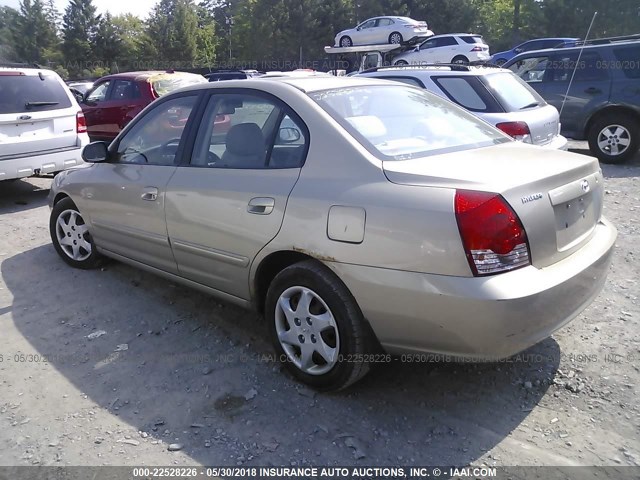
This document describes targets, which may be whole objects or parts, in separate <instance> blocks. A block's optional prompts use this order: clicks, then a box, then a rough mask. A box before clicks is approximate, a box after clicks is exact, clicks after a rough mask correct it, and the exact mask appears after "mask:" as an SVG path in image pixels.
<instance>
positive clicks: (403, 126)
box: [309, 84, 511, 160]
mask: <svg viewBox="0 0 640 480" xmlns="http://www.w3.org/2000/svg"><path fill="white" fill-rule="evenodd" d="M309 95H310V97H311V98H312V99H313V100H315V101H316V102H317V103H318V104H319V105H320V106H321V107H322V108H323V109H324V110H325V111H326V112H328V113H329V114H330V115H331V116H332V117H333V118H334V119H335V120H336V122H338V123H339V124H340V125H341V126H342V127H343V128H344V129H345V130H346V131H347V132H349V133H350V134H351V135H352V136H353V137H354V138H355V139H356V140H357V141H358V142H360V143H361V144H362V145H363V146H364V147H365V148H366V149H367V150H369V152H371V153H372V154H373V155H375V156H376V157H377V158H379V159H380V160H410V159H414V158H420V157H426V156H430V155H436V154H440V153H449V152H457V151H462V150H469V149H473V148H479V147H487V146H490V145H497V144H499V143H504V142H509V141H511V140H510V139H509V138H508V137H506V136H505V135H503V134H501V133H500V132H499V131H498V130H496V129H495V128H493V127H491V126H490V125H489V124H488V123H485V122H483V121H482V120H480V119H478V118H477V117H475V116H473V115H472V114H470V113H468V112H466V111H464V110H463V109H461V108H460V107H458V106H456V105H454V104H452V103H451V102H448V101H447V100H444V99H442V98H440V97H438V96H436V95H434V94H432V93H429V92H427V91H425V90H420V89H417V88H413V87H407V86H404V85H399V84H398V85H392V86H358V87H350V88H339V89H332V90H324V91H319V92H312V93H310V94H309Z"/></svg>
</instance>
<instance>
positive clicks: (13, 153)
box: [0, 65, 89, 180]
mask: <svg viewBox="0 0 640 480" xmlns="http://www.w3.org/2000/svg"><path fill="white" fill-rule="evenodd" d="M88 143H89V136H88V135H87V126H86V123H85V120H84V115H83V114H82V111H81V110H80V107H79V106H78V103H77V102H76V100H75V98H74V97H73V94H72V93H71V91H70V90H69V89H68V88H67V86H66V85H65V84H64V82H63V81H62V79H61V78H60V77H59V76H58V75H57V74H56V73H55V72H53V71H51V70H45V69H41V68H24V67H9V66H5V67H3V66H2V65H0V180H10V179H16V178H21V177H28V176H30V175H34V174H40V173H56V172H59V171H62V170H66V169H67V168H70V167H73V166H75V165H79V164H81V163H83V162H82V157H81V152H82V148H83V147H84V146H85V145H86V144H88Z"/></svg>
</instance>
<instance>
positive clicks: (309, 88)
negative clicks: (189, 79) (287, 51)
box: [171, 75, 389, 94]
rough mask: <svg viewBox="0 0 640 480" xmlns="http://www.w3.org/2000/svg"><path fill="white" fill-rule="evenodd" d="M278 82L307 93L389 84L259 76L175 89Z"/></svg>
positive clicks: (352, 79) (328, 77)
mask: <svg viewBox="0 0 640 480" xmlns="http://www.w3.org/2000/svg"><path fill="white" fill-rule="evenodd" d="M274 82H277V83H279V84H286V85H288V86H290V87H292V88H296V89H297V90H300V91H302V92H305V93H312V92H318V91H322V90H332V89H337V88H348V87H367V86H375V85H389V83H388V82H387V81H385V80H378V79H374V78H366V77H346V76H342V77H335V76H333V75H326V76H317V77H312V76H304V77H271V78H269V77H259V78H248V79H246V80H227V81H225V82H206V83H199V84H196V85H189V86H187V87H184V88H181V89H179V90H175V91H174V92H171V93H172V94H173V93H176V92H186V91H196V90H206V89H218V88H243V89H246V88H250V89H256V90H263V89H264V88H263V87H264V86H265V84H268V83H274Z"/></svg>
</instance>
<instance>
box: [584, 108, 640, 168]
mask: <svg viewBox="0 0 640 480" xmlns="http://www.w3.org/2000/svg"><path fill="white" fill-rule="evenodd" d="M588 141H589V150H591V153H592V154H594V155H595V156H596V157H598V160H600V161H601V162H602V163H611V164H616V163H624V162H626V161H628V160H630V159H631V158H632V157H633V156H634V155H635V154H636V152H637V151H638V148H639V147H640V122H638V120H637V119H636V118H634V117H633V116H631V115H628V114H625V113H616V114H611V113H609V114H605V115H602V116H601V117H598V118H597V119H596V120H595V121H594V122H593V124H592V125H591V128H589V132H588ZM625 143H626V145H625ZM621 144H622V145H621ZM621 147H622V148H621Z"/></svg>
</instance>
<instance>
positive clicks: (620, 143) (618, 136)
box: [598, 125, 631, 156]
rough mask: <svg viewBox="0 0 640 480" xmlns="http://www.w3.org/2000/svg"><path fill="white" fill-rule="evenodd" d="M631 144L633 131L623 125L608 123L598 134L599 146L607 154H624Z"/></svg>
mask: <svg viewBox="0 0 640 480" xmlns="http://www.w3.org/2000/svg"><path fill="white" fill-rule="evenodd" d="M630 144H631V133H630V132H629V130H627V129H626V128H625V127H624V126H622V125H608V126H606V127H604V128H603V129H602V130H601V131H600V133H599V134H598V148H600V150H602V151H603V152H604V153H606V154H607V155H611V156H618V155H622V154H624V153H625V152H626V151H627V149H628V148H629V145H630Z"/></svg>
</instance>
